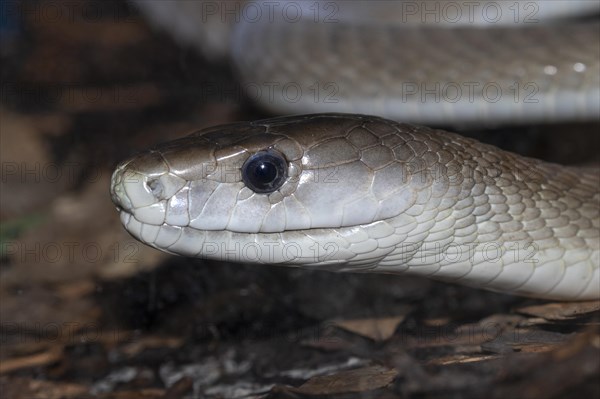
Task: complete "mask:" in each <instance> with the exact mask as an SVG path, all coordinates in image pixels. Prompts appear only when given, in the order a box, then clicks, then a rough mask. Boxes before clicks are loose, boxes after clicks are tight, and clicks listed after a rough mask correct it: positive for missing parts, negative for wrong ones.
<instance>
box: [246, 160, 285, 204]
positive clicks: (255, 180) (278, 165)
mask: <svg viewBox="0 0 600 399" xmlns="http://www.w3.org/2000/svg"><path fill="white" fill-rule="evenodd" d="M286 171H287V162H286V160H285V158H284V157H283V156H282V155H281V154H279V153H278V152H276V151H272V150H267V151H259V152H257V153H256V154H254V155H252V156H251V157H250V158H248V159H247V160H246V162H244V165H243V166H242V179H243V180H244V183H245V184H246V186H247V187H248V188H249V189H250V190H252V191H254V192H255V193H259V194H268V193H272V192H273V191H275V190H277V189H278V188H279V187H281V186H282V185H283V183H284V182H285V178H286Z"/></svg>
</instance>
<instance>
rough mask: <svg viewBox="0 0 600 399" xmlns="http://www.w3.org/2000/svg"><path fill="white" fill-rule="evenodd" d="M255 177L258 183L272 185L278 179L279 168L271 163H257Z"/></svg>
mask: <svg viewBox="0 0 600 399" xmlns="http://www.w3.org/2000/svg"><path fill="white" fill-rule="evenodd" d="M254 175H255V177H256V180H257V181H260V182H264V183H267V184H268V183H271V182H272V181H273V180H275V178H276V177H277V167H275V165H273V164H272V163H271V162H268V161H265V162H261V161H259V162H257V165H256V167H255V168H254Z"/></svg>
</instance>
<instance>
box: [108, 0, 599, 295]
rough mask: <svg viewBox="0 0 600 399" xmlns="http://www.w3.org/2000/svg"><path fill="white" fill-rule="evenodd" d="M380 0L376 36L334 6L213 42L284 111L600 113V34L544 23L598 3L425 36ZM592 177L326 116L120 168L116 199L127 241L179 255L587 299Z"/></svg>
mask: <svg viewBox="0 0 600 399" xmlns="http://www.w3.org/2000/svg"><path fill="white" fill-rule="evenodd" d="M352 3H354V4H357V3H356V2H352ZM388 3H389V2H379V3H369V4H375V5H374V6H369V7H370V8H369V10H374V11H369V12H371V13H372V14H373V15H376V16H377V17H378V18H379V22H380V24H379V25H377V26H375V25H373V24H372V23H371V22H366V21H367V19H366V18H363V17H362V16H361V15H362V14H352V13H351V12H350V11H349V10H347V9H346V6H347V4H350V3H343V2H342V3H336V4H339V5H341V7H340V9H339V10H340V13H339V15H338V16H340V17H341V19H340V21H339V22H337V23H333V24H331V23H330V24H328V23H324V21H323V19H319V20H318V21H317V23H315V22H314V21H311V20H306V19H302V20H301V21H298V23H294V24H291V23H288V22H289V21H282V19H281V17H279V18H277V17H275V18H274V19H272V20H269V21H267V22H268V23H254V22H252V21H250V19H249V18H242V19H241V20H240V21H236V23H227V24H224V27H223V29H221V30H219V29H216V30H214V31H215V32H217V31H222V33H223V34H224V37H225V38H226V39H227V40H226V41H227V42H228V43H230V45H227V46H225V47H224V48H225V49H221V53H222V54H220V55H226V56H227V57H229V58H231V60H233V62H234V63H235V65H236V68H237V70H238V71H239V76H240V77H241V79H242V80H241V81H242V82H243V84H244V85H245V88H246V89H248V90H249V93H250V95H251V96H252V93H254V99H255V100H256V101H257V102H258V103H260V104H261V105H262V106H263V107H266V108H268V109H270V110H271V111H273V112H275V113H284V114H286V113H293V114H298V113H310V112H324V111H338V112H353V113H355V112H356V113H361V114H362V113H369V114H376V115H379V116H384V117H388V118H391V119H394V120H401V121H408V122H418V123H428V124H434V125H435V124H443V125H446V126H448V125H486V124H487V125H489V124H491V125H497V124H507V123H515V122H516V123H523V122H527V123H533V122H552V121H572V120H598V119H599V117H600V45H598V40H599V39H598V31H599V25H598V23H597V22H594V21H592V22H587V23H581V22H579V21H577V22H568V20H567V22H564V21H559V22H555V23H549V24H546V22H548V21H550V22H552V20H554V19H556V17H557V15H558V14H559V12H558V11H556V10H557V9H558V8H560V4H562V7H563V8H565V9H568V10H567V11H569V10H570V11H571V14H572V15H577V14H581V13H582V12H583V11H589V10H592V11H596V12H597V11H598V9H599V5H600V2H585V1H577V2H560V1H559V2H543V1H533V2H523V1H520V2H514V3H512V2H511V4H514V5H516V6H517V7H521V8H519V9H520V10H521V11H525V10H526V8H524V7H526V5H527V4H533V5H534V6H537V7H538V8H537V10H538V11H539V14H537V15H536V16H539V17H540V18H538V19H536V21H537V22H535V23H530V24H527V23H526V21H525V16H524V15H523V14H521V18H520V20H519V21H516V22H519V23H516V22H515V23H512V22H511V21H513V20H511V19H510V18H509V19H506V18H504V19H501V20H500V21H499V23H498V24H497V26H493V27H492V28H486V29H483V28H481V27H480V25H481V23H482V21H481V20H478V19H477V18H476V19H475V20H472V21H467V22H466V26H461V27H459V28H457V29H456V28H455V29H449V26H447V25H449V24H448V23H444V21H443V20H442V22H438V23H434V24H433V25H431V24H429V25H427V26H423V24H422V23H421V22H422V21H420V20H419V17H422V15H417V17H415V18H416V19H414V18H413V19H410V18H409V19H408V20H405V21H403V24H401V25H400V26H397V25H392V24H388V22H389V21H388V20H392V19H397V18H385V17H386V16H387V15H388V14H387V13H386V12H385V11H381V10H379V11H378V8H377V6H378V5H379V6H381V5H385V4H388ZM405 3H411V2H405ZM412 3H415V4H417V6H420V5H421V7H425V6H423V4H425V3H429V4H434V5H435V4H440V3H439V2H437V1H429V2H427V1H425V2H412ZM457 3H458V4H459V7H460V6H461V5H462V6H464V4H466V3H467V2H457ZM481 3H482V4H484V5H485V4H488V3H495V2H490V1H484V2H481ZM140 4H145V6H143V7H147V10H146V11H147V12H148V13H149V14H150V15H154V17H155V19H156V18H157V17H156V15H161V14H160V12H159V13H158V14H157V13H156V9H154V11H152V8H153V7H163V6H164V7H171V6H172V5H173V4H177V3H173V2H141V3H140ZM178 4H179V5H181V4H186V6H185V7H188V9H187V10H186V11H188V12H183V13H182V14H177V13H173V12H172V13H171V14H168V15H167V14H165V15H167V16H168V18H166V19H164V21H171V22H172V21H175V20H177V21H179V22H181V21H184V22H185V18H187V17H189V16H193V15H194V13H193V12H189V11H190V10H192V11H193V8H194V4H196V3H193V2H183V3H178ZM198 4H202V3H198ZM250 4H259V5H261V4H262V3H260V2H258V3H257V2H255V3H250ZM298 4H307V3H298ZM498 4H501V5H502V6H501V8H502V7H504V8H502V10H503V11H504V14H503V15H504V16H505V17H506V15H510V14H507V13H508V12H510V11H511V9H510V8H507V7H508V6H507V5H506V4H507V3H506V2H504V3H501V2H499V3H498ZM550 5H552V7H551V6H550ZM556 5H559V6H556ZM189 7H191V9H190V8H189ZM364 10H365V8H364V7H363V11H364ZM582 10H583V11H582ZM159 11H160V10H159ZM163 11H164V9H163ZM405 11H406V10H405ZM369 12H367V14H369ZM357 15H358V16H357ZM373 15H370V17H372V16H373ZM406 15H407V14H406V13H405V16H406ZM513 17H514V14H513ZM177 18H179V19H177ZM181 18H184V19H181ZM513 19H514V18H513ZM159 20H160V18H159ZM382 20H384V21H383V22H384V23H381V21H382ZM164 21H163V22H164ZM159 22H160V21H159ZM263 22H264V21H263ZM445 22H448V21H447V20H446V21H445ZM530 22H531V21H530ZM163 25H164V23H163ZM174 25H176V26H178V27H179V28H181V29H183V28H184V27H185V26H193V27H194V28H196V27H198V26H203V25H201V24H200V25H198V24H196V25H185V24H183V23H175V24H174ZM450 25H456V24H450ZM463 25H464V24H463ZM511 25H519V27H518V28H514V27H513V28H511V27H510V26H511ZM206 26H211V25H210V24H207V25H206ZM213 27H214V26H213ZM175 30H176V29H175ZM181 32H183V33H181ZM189 32H192V33H194V30H193V29H192V30H190V31H188V33H189ZM196 33H197V32H196ZM175 34H176V35H179V37H183V38H184V39H185V37H186V33H185V29H183V30H181V31H180V32H175ZM197 36H198V35H193V34H192V35H189V37H188V41H189V38H190V37H191V38H196V37H197ZM209 36H210V35H209ZM201 47H202V46H201ZM208 47H210V46H208ZM203 49H205V47H203ZM488 89H489V90H492V91H487V90H488ZM252 90H254V92H252ZM290 90H292V91H291V92H290ZM494 90H495V91H494ZM298 93H300V94H299V95H298ZM498 93H500V94H499V95H498ZM328 100H331V101H328ZM599 176H600V174H599V171H598V169H597V168H596V169H594V168H575V167H564V166H560V165H556V164H550V163H544V162H541V161H536V160H532V159H528V158H523V157H520V156H518V155H515V154H511V153H508V152H505V151H501V150H499V149H497V148H495V147H492V146H488V145H483V144H481V143H478V142H476V141H473V140H470V139H466V138H462V137H460V136H458V135H454V134H451V133H447V132H442V131H437V130H432V129H429V128H425V127H415V126H411V125H406V124H401V123H396V122H393V121H390V120H386V119H381V118H377V117H370V116H363V115H348V114H345V115H342V114H326V115H308V116H297V117H288V118H280V119H273V120H265V121H258V122H254V123H242V124H234V125H226V126H219V127H215V128H212V129H206V130H204V131H201V132H198V133H195V134H193V135H191V136H189V137H186V138H183V139H181V140H177V141H174V142H172V143H167V144H165V145H162V146H159V147H157V148H155V149H154V150H151V151H148V152H145V153H142V154H140V155H138V156H136V157H134V158H132V159H131V160H129V161H127V162H124V163H122V164H121V165H120V166H119V167H118V168H117V170H116V171H115V173H114V174H113V178H112V184H111V194H112V197H113V201H114V202H115V204H117V206H118V209H119V211H120V213H121V221H122V222H123V224H124V225H125V227H126V228H127V230H128V231H129V232H130V233H131V234H133V235H134V236H135V237H137V238H138V239H140V240H141V241H143V242H146V243H148V244H149V245H152V246H154V247H156V248H159V249H162V250H165V251H168V252H171V253H177V254H183V255H187V256H199V257H206V258H213V259H222V260H232V261H241V262H253V263H277V264H288V265H296V266H303V267H310V268H314V269H328V270H345V271H347V270H349V271H376V272H385V273H413V274H420V275H425V276H430V277H433V278H437V279H442V280H446V281H454V282H460V283H465V284H469V285H472V286H476V287H481V288H487V289H492V290H497V291H503V292H510V293H516V294H521V295H528V296H535V297H541V298H551V299H560V300H579V299H599V298H600V180H599V179H600V177H599ZM261 179H262V180H261Z"/></svg>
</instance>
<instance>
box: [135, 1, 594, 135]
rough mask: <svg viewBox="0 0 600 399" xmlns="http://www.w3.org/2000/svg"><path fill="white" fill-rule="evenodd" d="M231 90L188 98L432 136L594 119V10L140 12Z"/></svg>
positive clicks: (269, 7) (390, 4)
mask: <svg viewBox="0 0 600 399" xmlns="http://www.w3.org/2000/svg"><path fill="white" fill-rule="evenodd" d="M136 4H137V5H138V6H139V7H140V9H141V10H142V11H143V12H144V13H145V15H147V16H148V17H149V19H150V20H151V21H152V22H154V23H155V24H156V25H159V26H161V27H163V28H164V29H166V30H167V31H168V32H170V33H171V34H172V36H173V37H174V38H175V39H177V40H178V41H179V42H180V43H182V44H184V45H193V46H194V47H195V48H197V49H198V50H199V51H200V52H201V53H202V54H204V55H205V56H206V57H207V58H208V59H213V60H214V59H217V60H222V61H224V62H227V63H228V64H230V65H233V69H234V71H235V74H236V80H237V81H238V83H235V84H232V85H233V86H231V85H223V86H220V85H219V84H210V83H209V84H207V85H205V86H199V87H196V89H197V90H198V93H199V97H203V98H206V97H209V96H210V95H211V94H213V93H214V92H219V94H220V95H222V96H225V97H227V96H228V95H229V96H231V97H232V98H234V99H239V97H240V96H239V93H243V94H244V95H245V98H246V99H249V100H250V101H251V102H252V103H253V104H255V105H258V106H259V107H261V108H262V109H264V110H266V111H268V112H269V113H270V114H273V115H289V114H302V113H323V112H342V113H359V114H371V115H377V116H381V117H385V118H388V119H392V120H397V121H401V122H409V123H415V124H423V125H428V126H437V127H457V128H463V127H473V128H475V127H477V128H478V127H481V126H486V127H487V126H490V127H496V126H506V125H510V124H512V125H515V124H533V123H555V122H573V121H589V120H594V121H597V120H599V119H600V111H599V110H600V39H598V38H599V37H600V24H599V23H598V18H590V17H587V18H586V16H587V15H590V14H591V15H595V14H598V13H600V1H597V0H567V1H565V0H515V1H493V0H478V1H463V0H460V1H439V0H417V1H415V0H400V1H389V0H383V1H335V2H334V1H290V0H281V1H279V0H278V1H245V2H241V1H240V2H214V1H179V2H177V1H145V0H139V1H137V2H136Z"/></svg>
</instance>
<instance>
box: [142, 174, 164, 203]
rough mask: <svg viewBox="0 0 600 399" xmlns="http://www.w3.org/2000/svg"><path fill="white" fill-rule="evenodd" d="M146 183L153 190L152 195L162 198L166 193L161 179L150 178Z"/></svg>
mask: <svg viewBox="0 0 600 399" xmlns="http://www.w3.org/2000/svg"><path fill="white" fill-rule="evenodd" d="M146 185H147V186H148V188H149V189H150V192H152V195H154V197H156V198H159V199H160V198H162V196H163V193H164V186H163V184H162V182H161V181H160V179H148V181H147V182H146Z"/></svg>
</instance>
